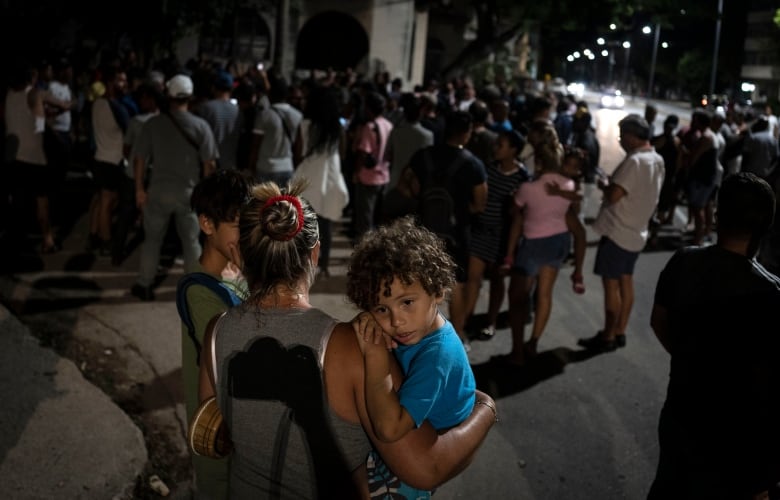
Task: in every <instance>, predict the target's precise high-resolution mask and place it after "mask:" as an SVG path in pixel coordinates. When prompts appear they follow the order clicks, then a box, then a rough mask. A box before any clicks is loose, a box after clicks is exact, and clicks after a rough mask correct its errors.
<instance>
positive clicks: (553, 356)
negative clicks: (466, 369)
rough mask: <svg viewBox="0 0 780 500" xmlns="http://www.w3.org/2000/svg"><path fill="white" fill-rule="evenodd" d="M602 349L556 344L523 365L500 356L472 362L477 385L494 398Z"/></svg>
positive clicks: (552, 373)
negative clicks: (577, 348) (476, 362)
mask: <svg viewBox="0 0 780 500" xmlns="http://www.w3.org/2000/svg"><path fill="white" fill-rule="evenodd" d="M602 353H604V352H603V351H596V350H587V349H579V350H573V349H569V348H568V347H558V348H555V349H550V350H547V351H542V352H540V353H539V354H537V355H536V356H535V357H534V358H531V359H529V360H528V361H526V363H525V364H524V365H522V366H518V365H513V364H511V363H509V362H507V361H506V360H505V359H504V358H503V357H493V358H490V360H489V361H487V362H486V363H482V364H478V365H472V366H471V369H472V371H473V372H474V378H475V379H476V381H477V389H479V390H481V391H484V392H486V393H488V394H490V396H491V397H493V398H496V399H498V398H503V397H505V396H510V395H512V394H516V393H518V392H522V391H525V390H526V389H529V388H531V387H533V386H534V385H536V384H538V383H539V382H543V381H545V380H547V379H550V378H552V377H555V376H556V375H560V374H562V373H563V369H564V367H565V366H566V365H568V364H569V363H579V362H581V361H586V360H588V359H590V358H592V357H594V356H597V355H599V354H602Z"/></svg>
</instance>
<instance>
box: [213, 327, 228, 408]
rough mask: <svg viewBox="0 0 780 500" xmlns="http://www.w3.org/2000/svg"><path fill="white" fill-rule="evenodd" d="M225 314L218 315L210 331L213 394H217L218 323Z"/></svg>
mask: <svg viewBox="0 0 780 500" xmlns="http://www.w3.org/2000/svg"><path fill="white" fill-rule="evenodd" d="M225 314H226V313H224V312H223V313H222V314H220V315H219V318H217V320H216V321H215V322H214V328H213V329H212V330H211V374H212V375H213V376H214V392H215V393H216V392H217V333H219V323H220V322H221V321H222V318H224V317H225Z"/></svg>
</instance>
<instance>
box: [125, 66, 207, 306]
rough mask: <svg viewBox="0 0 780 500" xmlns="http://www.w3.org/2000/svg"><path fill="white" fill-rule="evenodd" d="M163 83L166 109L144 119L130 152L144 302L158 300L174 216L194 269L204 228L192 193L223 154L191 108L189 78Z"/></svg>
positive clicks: (187, 266) (187, 264) (137, 291)
mask: <svg viewBox="0 0 780 500" xmlns="http://www.w3.org/2000/svg"><path fill="white" fill-rule="evenodd" d="M165 87H166V90H167V94H168V101H169V102H168V107H167V109H163V112H162V113H160V114H158V115H157V116H154V117H152V118H150V119H149V120H148V121H147V122H146V123H144V125H143V128H142V129H141V134H140V136H139V137H138V141H137V143H136V144H135V145H134V147H133V150H132V152H131V158H132V163H133V167H134V169H135V191H136V195H135V196H136V204H137V206H138V209H139V210H141V211H142V212H143V221H144V242H143V245H142V247H141V259H140V264H139V271H138V278H137V279H136V282H135V284H134V285H133V287H132V289H131V293H132V295H134V296H136V297H138V298H139V299H141V300H154V292H153V290H152V283H153V282H154V277H155V275H156V274H157V266H158V265H159V263H160V251H161V248H162V244H163V240H164V238H165V233H166V232H167V229H168V221H169V220H170V217H171V216H173V217H174V219H175V222H176V232H177V233H178V235H179V238H180V240H181V247H182V252H183V254H184V271H185V272H191V271H193V270H194V269H195V267H196V265H197V262H198V257H200V253H201V247H200V243H199V241H198V235H199V233H200V228H199V226H198V218H197V217H196V216H195V213H194V212H193V211H192V208H191V207H190V196H191V194H192V190H193V188H194V187H195V185H196V184H197V183H198V181H199V180H200V179H201V178H202V177H208V176H209V175H211V174H212V173H213V172H214V170H215V169H216V160H217V158H218V157H219V152H218V150H217V144H216V141H215V140H214V134H213V132H212V131H211V127H210V126H209V124H208V122H206V120H204V119H203V118H200V117H198V116H196V115H194V114H193V113H190V112H189V110H188V106H189V101H190V98H191V97H192V94H193V84H192V80H191V79H190V77H189V76H187V75H183V74H179V75H176V76H174V77H173V78H171V79H170V80H168V82H167V83H166V84H165ZM149 163H151V164H152V165H154V167H153V173H152V175H151V179H150V180H149V183H148V187H146V186H144V179H145V175H144V174H145V172H146V166H147V164H149Z"/></svg>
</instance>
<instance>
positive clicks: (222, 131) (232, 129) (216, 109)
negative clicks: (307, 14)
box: [197, 99, 241, 168]
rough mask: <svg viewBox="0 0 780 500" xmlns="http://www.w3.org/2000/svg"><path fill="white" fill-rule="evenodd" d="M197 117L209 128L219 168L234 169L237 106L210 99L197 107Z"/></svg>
mask: <svg viewBox="0 0 780 500" xmlns="http://www.w3.org/2000/svg"><path fill="white" fill-rule="evenodd" d="M197 114H198V116H200V117H202V118H203V119H204V120H206V121H207V122H208V124H209V125H210V126H211V130H212V132H214V140H215V141H216V142H217V147H218V148H219V167H220V168H236V153H237V151H238V137H239V135H240V133H241V123H240V119H241V117H240V116H239V112H238V106H237V105H235V104H233V103H232V102H230V101H227V100H224V99H211V100H208V101H206V102H204V103H203V104H201V105H200V107H198V111H197Z"/></svg>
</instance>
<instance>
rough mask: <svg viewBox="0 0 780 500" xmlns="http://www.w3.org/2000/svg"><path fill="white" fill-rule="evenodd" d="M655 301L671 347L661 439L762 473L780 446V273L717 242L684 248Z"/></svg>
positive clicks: (746, 473)
mask: <svg viewBox="0 0 780 500" xmlns="http://www.w3.org/2000/svg"><path fill="white" fill-rule="evenodd" d="M655 304H656V305H658V306H662V307H663V308H664V309H665V310H666V314H667V324H668V331H667V336H668V339H669V344H670V346H671V353H672V357H671V370H670V373H669V388H668V393H667V397H666V402H665V404H664V409H663V411H662V413H661V420H662V424H664V425H662V426H661V428H660V430H659V432H661V433H662V435H663V437H662V446H663V445H664V444H666V445H667V446H668V447H669V451H670V453H674V452H675V450H684V453H686V454H688V455H689V456H691V455H693V456H695V457H696V458H697V460H703V461H704V462H705V463H709V464H710V465H711V466H713V467H715V468H722V469H723V471H724V472H726V473H727V474H728V475H729V478H728V480H729V481H731V480H733V481H736V482H742V483H745V482H750V481H751V479H757V478H761V476H762V475H763V474H765V473H766V472H767V471H769V470H770V468H769V467H768V466H767V465H768V464H769V463H771V461H774V460H776V458H775V455H776V453H775V451H776V450H777V449H778V447H779V446H780V429H779V428H778V426H777V422H778V418H780V414H778V409H779V408H780V407H779V406H778V404H777V395H778V393H780V370H778V368H777V367H778V364H777V353H778V349H780V335H779V334H780V330H778V328H777V311H778V309H779V308H780V278H778V277H777V276H775V275H773V274H771V273H769V272H768V271H767V270H766V269H765V268H764V267H763V266H761V265H760V264H759V263H757V262H756V260H755V259H751V258H748V257H745V256H743V255H739V254H736V253H733V252H729V251H727V250H725V249H723V248H721V247H719V246H717V245H712V246H709V247H686V248H683V249H680V250H678V251H677V252H675V254H674V255H673V256H672V257H671V259H670V260H669V262H668V263H667V264H666V266H665V267H664V269H663V270H662V271H661V274H660V276H659V278H658V283H657V286H656V290H655ZM667 424H669V425H667ZM669 428H678V429H679V430H680V431H681V432H682V435H683V436H684V439H683V441H684V442H682V441H678V439H679V435H677V437H675V435H676V433H672V434H669V435H668V439H667V440H666V441H665V438H667V435H664V434H663V433H664V432H665V429H669ZM735 456H738V457H739V460H737V461H736V462H732V461H730V460H729V459H728V457H735ZM735 467H736V468H737V469H735ZM707 470H710V469H707ZM737 470H739V471H741V472H737ZM751 476H752V477H751ZM702 479H704V478H702ZM776 480H777V478H776V477H775V481H776Z"/></svg>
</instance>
